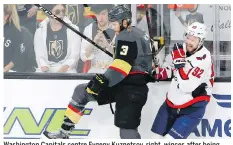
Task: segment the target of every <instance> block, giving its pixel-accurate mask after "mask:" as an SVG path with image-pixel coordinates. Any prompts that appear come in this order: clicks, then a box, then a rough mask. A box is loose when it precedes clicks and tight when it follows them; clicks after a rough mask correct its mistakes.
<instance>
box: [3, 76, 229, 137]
mask: <svg viewBox="0 0 233 145" xmlns="http://www.w3.org/2000/svg"><path fill="white" fill-rule="evenodd" d="M86 82H88V80H33V79H32V80H24V79H23V80H22V79H21V80H18V79H5V80H4V110H3V112H4V113H3V114H4V118H3V119H4V120H3V123H4V137H5V138H6V139H9V138H10V139H13V138H14V139H21V138H22V139H23V138H41V137H42V132H43V130H52V131H53V130H57V129H58V128H59V127H60V125H61V123H62V119H63V115H64V111H65V109H66V107H67V104H68V103H69V101H70V98H71V96H72V93H73V90H74V88H75V86H76V85H78V84H80V83H86ZM169 84H170V82H158V83H152V84H148V86H149V89H150V92H149V96H148V100H147V103H146V105H145V106H144V108H143V112H142V122H141V125H140V127H139V131H140V133H141V136H142V138H144V139H150V138H151V136H152V132H151V131H150V129H151V125H152V123H153V120H154V117H155V116H156V113H157V111H158V109H159V107H160V105H161V104H162V103H163V102H164V100H165V93H166V91H167V90H168V88H169ZM230 87H231V83H230V82H226V83H220V82H216V83H215V86H214V91H213V93H214V95H213V97H212V98H211V101H210V103H209V105H208V107H207V111H206V114H205V116H204V118H203V120H202V121H201V123H200V124H199V125H198V127H197V128H196V129H195V130H194V132H193V133H192V134H191V136H190V138H230V136H231V133H230V132H231V88H230ZM114 105H115V104H113V108H114ZM113 123H114V116H113V115H112V113H111V110H110V106H109V105H105V106H101V107H98V105H97V103H96V102H91V103H89V104H88V105H87V108H86V110H85V112H84V116H83V118H82V119H81V120H80V122H79V123H78V124H77V125H76V129H75V130H74V131H73V135H72V137H71V138H89V139H92V138H95V139H96V138H102V139H105V138H111V139H119V130H118V128H116V127H115V126H114V124H113Z"/></svg>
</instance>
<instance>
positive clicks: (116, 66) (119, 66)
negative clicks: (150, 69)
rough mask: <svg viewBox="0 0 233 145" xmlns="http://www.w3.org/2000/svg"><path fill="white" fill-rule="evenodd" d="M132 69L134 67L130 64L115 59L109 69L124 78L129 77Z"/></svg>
mask: <svg viewBox="0 0 233 145" xmlns="http://www.w3.org/2000/svg"><path fill="white" fill-rule="evenodd" d="M131 67H132V66H131V65H130V64H129V63H128V62H126V61H124V60H121V59H115V60H114V61H113V63H112V64H111V65H110V67H109V68H110V69H112V70H115V71H117V72H119V73H121V74H122V75H124V76H127V75H128V74H129V72H130V70H131Z"/></svg>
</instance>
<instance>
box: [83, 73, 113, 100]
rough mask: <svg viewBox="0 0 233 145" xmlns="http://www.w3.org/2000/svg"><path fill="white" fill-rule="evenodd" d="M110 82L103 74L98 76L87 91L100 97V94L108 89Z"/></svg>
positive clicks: (93, 79)
mask: <svg viewBox="0 0 233 145" xmlns="http://www.w3.org/2000/svg"><path fill="white" fill-rule="evenodd" d="M108 84H109V81H108V79H107V78H106V77H105V76H104V75H103V74H96V75H95V76H94V77H93V78H92V80H91V81H90V82H89V83H88V84H87V88H86V91H87V93H88V94H91V95H94V96H98V95H99V93H100V92H101V91H102V90H104V89H105V88H107V87H108Z"/></svg>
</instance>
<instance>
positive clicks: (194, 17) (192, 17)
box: [175, 4, 204, 27]
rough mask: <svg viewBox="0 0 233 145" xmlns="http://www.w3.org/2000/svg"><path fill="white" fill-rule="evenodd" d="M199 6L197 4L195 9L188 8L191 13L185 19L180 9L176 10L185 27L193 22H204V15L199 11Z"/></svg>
mask: <svg viewBox="0 0 233 145" xmlns="http://www.w3.org/2000/svg"><path fill="white" fill-rule="evenodd" d="M198 6H199V5H198V4H196V5H195V7H194V8H193V9H188V11H189V12H190V14H188V15H186V20H185V21H184V20H183V18H182V16H181V13H180V12H179V11H176V12H175V15H176V16H177V18H178V19H179V20H180V22H181V23H182V24H183V25H184V26H185V27H187V26H189V25H190V24H192V23H193V22H199V23H204V19H203V15H202V14H201V13H198V12H197V9H198Z"/></svg>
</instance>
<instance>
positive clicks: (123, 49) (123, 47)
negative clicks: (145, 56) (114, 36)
mask: <svg viewBox="0 0 233 145" xmlns="http://www.w3.org/2000/svg"><path fill="white" fill-rule="evenodd" d="M128 49H129V47H128V46H127V45H122V46H121V51H120V55H127V53H128Z"/></svg>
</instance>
